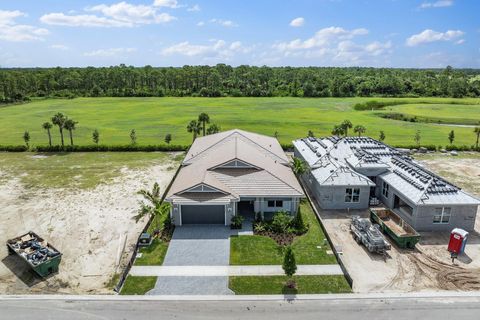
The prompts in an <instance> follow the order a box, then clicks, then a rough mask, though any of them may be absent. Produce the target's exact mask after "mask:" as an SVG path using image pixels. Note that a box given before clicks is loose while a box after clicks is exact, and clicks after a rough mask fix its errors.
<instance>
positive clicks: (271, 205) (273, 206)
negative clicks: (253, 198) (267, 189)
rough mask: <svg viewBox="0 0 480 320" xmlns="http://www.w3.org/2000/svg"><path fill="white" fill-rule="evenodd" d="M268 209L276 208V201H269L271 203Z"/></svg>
mask: <svg viewBox="0 0 480 320" xmlns="http://www.w3.org/2000/svg"><path fill="white" fill-rule="evenodd" d="M268 207H269V208H275V201H273V200H269V201H268Z"/></svg>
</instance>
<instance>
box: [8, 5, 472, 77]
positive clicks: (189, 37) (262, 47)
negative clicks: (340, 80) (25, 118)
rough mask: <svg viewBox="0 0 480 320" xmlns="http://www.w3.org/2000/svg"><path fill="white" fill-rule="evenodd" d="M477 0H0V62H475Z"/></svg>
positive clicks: (433, 65)
mask: <svg viewBox="0 0 480 320" xmlns="http://www.w3.org/2000/svg"><path fill="white" fill-rule="evenodd" d="M479 12H480V1H478V0H238V1H234V0H216V1H213V0H125V1H119V0H113V1H112V0H75V1H73V0H70V1H68V0H0V67H54V66H62V67H85V66H111V65H118V64H121V63H124V64H127V65H134V66H144V65H152V66H183V65H215V64H217V63H226V64H230V65H233V66H237V65H242V64H249V65H259V66H261V65H268V66H339V67H343V66H361V67H408V68H443V67H446V66H448V65H451V66H453V67H456V68H480V19H478V13H479Z"/></svg>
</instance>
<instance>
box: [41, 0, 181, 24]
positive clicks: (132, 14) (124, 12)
mask: <svg viewBox="0 0 480 320" xmlns="http://www.w3.org/2000/svg"><path fill="white" fill-rule="evenodd" d="M167 2H168V1H167ZM167 2H165V1H164V3H163V5H157V7H161V6H166V5H167V4H168V5H170V6H173V5H177V4H176V1H174V2H172V1H170V2H168V3H167ZM157 7H154V6H152V5H141V4H140V5H135V4H130V3H128V2H125V1H122V2H118V3H114V4H111V5H106V4H99V5H96V6H92V7H87V8H86V9H85V11H87V12H90V13H97V14H98V15H96V14H90V13H89V14H64V13H49V14H45V15H43V16H42V17H41V18H40V21H41V22H43V23H45V24H50V25H59V26H70V27H134V26H137V25H141V24H160V23H167V22H170V21H173V20H176V17H174V16H172V15H170V14H168V13H165V12H159V11H158V10H159V8H157Z"/></svg>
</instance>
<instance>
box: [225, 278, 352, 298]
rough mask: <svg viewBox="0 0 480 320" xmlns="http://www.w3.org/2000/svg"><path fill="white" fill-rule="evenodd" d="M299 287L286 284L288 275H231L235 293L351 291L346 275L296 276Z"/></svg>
mask: <svg viewBox="0 0 480 320" xmlns="http://www.w3.org/2000/svg"><path fill="white" fill-rule="evenodd" d="M293 278H294V279H295V281H296V283H297V289H290V288H288V287H286V286H285V282H286V281H287V277H286V276H264V277H262V276H248V277H230V279H229V288H230V289H231V290H232V291H233V292H235V294H238V295H242V294H315V293H350V292H352V289H351V288H350V286H349V285H348V283H347V281H346V280H345V277H344V276H294V277H293Z"/></svg>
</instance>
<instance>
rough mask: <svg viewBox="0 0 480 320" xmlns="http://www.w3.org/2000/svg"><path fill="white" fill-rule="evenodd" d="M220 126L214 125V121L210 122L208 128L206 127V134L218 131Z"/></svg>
mask: <svg viewBox="0 0 480 320" xmlns="http://www.w3.org/2000/svg"><path fill="white" fill-rule="evenodd" d="M220 130H221V129H220V126H218V125H216V124H215V123H212V124H211V125H210V126H209V127H208V129H207V135H208V134H215V133H219V132H220Z"/></svg>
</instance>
